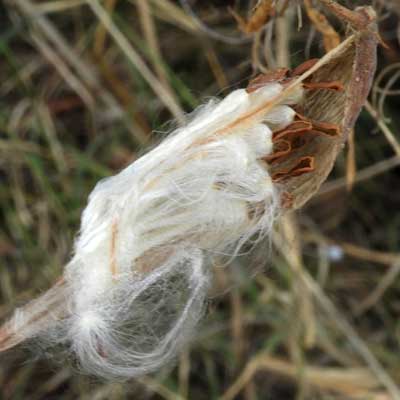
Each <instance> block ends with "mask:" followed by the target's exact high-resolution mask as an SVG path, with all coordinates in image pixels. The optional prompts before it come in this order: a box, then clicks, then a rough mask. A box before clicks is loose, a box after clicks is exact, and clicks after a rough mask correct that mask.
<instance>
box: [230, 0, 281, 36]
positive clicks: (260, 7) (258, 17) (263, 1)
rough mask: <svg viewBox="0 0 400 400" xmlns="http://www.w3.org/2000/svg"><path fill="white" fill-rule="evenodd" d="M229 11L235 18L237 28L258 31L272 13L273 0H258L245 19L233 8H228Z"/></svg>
mask: <svg viewBox="0 0 400 400" xmlns="http://www.w3.org/2000/svg"><path fill="white" fill-rule="evenodd" d="M229 11H230V13H231V14H232V15H233V17H234V18H235V19H236V21H237V23H238V25H239V29H240V30H241V31H242V32H244V33H255V32H258V31H259V30H260V29H261V28H262V27H263V26H264V25H265V24H266V22H267V21H268V19H269V18H270V17H271V15H272V14H273V13H274V5H273V0H260V1H259V2H258V4H257V5H256V7H255V9H254V11H253V13H252V15H251V16H250V18H249V19H248V20H247V21H246V20H244V19H243V18H242V17H241V16H240V15H239V14H237V13H236V12H235V11H234V10H233V9H231V8H229Z"/></svg>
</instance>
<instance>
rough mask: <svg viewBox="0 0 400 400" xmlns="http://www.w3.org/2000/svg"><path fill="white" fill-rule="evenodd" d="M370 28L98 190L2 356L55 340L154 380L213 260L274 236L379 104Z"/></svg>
mask: <svg viewBox="0 0 400 400" xmlns="http://www.w3.org/2000/svg"><path fill="white" fill-rule="evenodd" d="M360 13H365V15H367V16H371V18H370V24H369V26H368V27H367V28H366V29H365V30H364V31H362V32H360V33H356V34H354V35H352V36H350V37H349V38H348V39H346V41H345V42H343V43H342V44H341V45H340V46H339V47H338V48H336V49H335V50H333V51H332V52H330V53H328V54H327V55H326V56H325V57H324V58H322V59H321V60H319V61H311V62H308V63H306V64H303V65H301V66H300V67H298V68H296V69H295V70H293V71H289V70H286V69H280V70H277V71H273V72H271V73H269V74H265V75H261V76H259V77H257V78H256V79H254V80H253V81H251V82H250V84H249V86H248V87H247V88H246V89H238V90H235V91H233V92H232V93H231V94H229V95H228V96H227V97H226V98H225V99H223V100H222V101H216V100H211V101H209V102H208V103H207V104H205V105H203V106H202V107H200V108H199V109H198V110H196V111H195V113H194V114H193V116H192V117H191V121H190V122H188V123H187V125H186V126H184V127H182V128H179V129H177V130H176V131H175V132H173V133H172V134H171V135H170V136H168V137H167V138H166V139H165V140H164V141H163V142H162V143H160V144H159V145H158V146H157V147H155V148H154V149H153V150H151V151H150V152H148V153H147V154H146V155H144V156H143V157H141V158H140V159H138V160H137V161H135V162H134V163H132V164H131V165H130V166H128V167H127V168H126V169H124V170H123V171H121V172H120V173H119V174H117V175H116V176H113V177H110V178H108V179H105V180H103V181H101V182H99V183H98V184H97V186H96V187H95V189H94V190H93V192H92V193H91V195H90V197H89V202H88V205H87V207H86V209H85V210H84V212H83V216H82V223H81V230H80V234H79V236H78V238H77V240H76V243H75V252H74V256H73V258H72V260H71V261H70V262H69V264H68V265H67V266H66V268H65V274H64V276H63V277H62V278H61V279H60V280H59V282H58V283H57V284H56V285H55V286H54V287H53V288H52V289H51V290H50V291H49V292H47V293H45V294H44V295H43V296H42V297H40V298H39V299H37V300H34V301H33V302H31V303H30V304H28V305H27V306H25V307H23V308H21V309H18V310H17V311H16V312H15V315H14V317H13V318H12V319H11V320H10V321H9V322H8V323H6V324H5V325H4V326H3V328H2V330H0V350H5V349H7V348H10V347H12V346H14V345H16V344H18V343H19V342H21V341H24V340H26V339H30V338H35V337H44V338H45V339H46V343H47V344H50V345H57V347H60V346H58V345H62V346H63V348H66V349H67V351H68V352H71V353H72V354H73V356H74V359H76V360H77V362H78V364H79V365H80V366H81V367H82V369H83V370H84V371H86V372H88V373H92V374H95V375H98V376H102V377H105V378H111V379H113V378H126V377H133V376H139V375H143V374H145V373H148V372H151V371H154V370H157V369H158V368H160V367H161V366H162V365H164V364H165V363H166V362H167V361H168V360H170V359H171V358H173V357H174V356H175V355H176V354H177V353H178V351H179V350H180V349H181V347H182V346H183V345H184V344H185V343H187V341H188V340H189V339H190V338H192V337H193V336H194V329H195V327H196V324H197V322H198V320H199V318H200V317H201V316H202V313H203V308H204V303H205V299H206V295H207V290H208V287H209V284H210V274H211V268H210V267H211V266H212V264H213V260H215V258H216V257H218V256H219V255H221V254H224V255H229V256H234V255H236V254H237V253H238V252H239V250H240V249H241V248H242V246H243V244H244V243H249V242H251V243H255V242H257V241H258V240H259V239H261V238H263V237H265V236H267V235H269V234H270V232H271V230H272V228H273V224H274V221H275V220H276V218H277V216H279V214H280V213H282V212H284V211H286V210H288V209H293V208H297V207H299V206H301V205H302V204H304V202H305V201H307V200H308V199H309V198H310V197H311V196H312V194H313V193H314V192H315V191H316V190H317V189H318V187H319V186H320V184H321V183H322V182H323V181H324V179H325V178H326V176H327V175H328V173H329V171H330V170H331V168H332V166H333V163H334V160H335V158H336V155H337V153H338V152H339V150H340V148H341V147H342V144H343V142H344V141H345V140H346V137H347V135H348V132H349V130H350V129H351V128H352V127H353V125H354V122H355V119H356V118H357V115H358V113H359V111H360V109H361V106H362V104H363V102H364V101H365V98H366V96H367V94H368V90H369V87H370V84H371V77H372V75H373V72H374V68H375V56H374V54H375V48H376V31H375V25H374V19H373V18H372V14H371V13H372V12H371V10H370V9H362V10H360Z"/></svg>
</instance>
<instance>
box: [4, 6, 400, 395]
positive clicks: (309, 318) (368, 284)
mask: <svg viewBox="0 0 400 400" xmlns="http://www.w3.org/2000/svg"><path fill="white" fill-rule="evenodd" d="M253 3H256V2H247V1H223V0H219V1H207V2H203V1H197V2H196V1H186V0H185V1H183V0H182V1H181V2H175V1H172V0H148V1H144V0H136V1H135V0H125V1H122V0H120V1H118V0H104V1H102V2H98V1H97V0H86V1H85V0H53V1H44V0H41V1H39V0H36V1H34V0H8V1H5V2H4V3H2V4H0V22H1V24H0V57H1V58H0V60H1V62H0V71H1V75H2V80H1V82H0V99H1V100H0V101H1V108H0V153H1V158H0V162H1V164H0V174H1V178H2V185H1V187H0V204H1V223H2V230H1V232H0V255H1V266H0V317H1V319H4V318H5V317H6V316H8V315H9V314H10V312H11V311H12V310H13V309H14V308H15V307H16V306H18V305H20V304H23V303H25V302H26V301H27V300H28V299H31V298H33V297H34V296H35V295H38V294H39V293H41V292H42V291H44V290H46V289H47V288H48V287H50V286H51V285H52V283H53V282H54V281H55V280H56V279H57V277H58V276H59V275H60V273H61V270H62V267H63V265H64V263H65V262H66V261H67V260H68V258H69V256H70V252H71V246H72V243H73V238H74V234H75V232H76V230H77V228H78V225H79V217H80V212H81V210H82V208H83V207H84V205H85V203H86V199H87V195H88V193H89V192H90V191H91V189H92V188H93V186H94V184H95V183H96V182H97V181H98V180H99V179H101V178H103V177H106V176H108V175H110V174H112V173H115V172H117V171H119V170H120V169H121V168H123V167H124V166H126V165H127V164H128V163H130V162H131V161H132V160H134V159H135V158H137V157H139V156H140V154H142V153H143V149H144V148H146V147H147V146H150V145H151V144H154V143H157V141H159V140H160V138H162V136H163V134H164V132H167V131H168V130H169V129H170V127H171V126H170V124H169V123H168V121H169V120H171V118H174V119H175V120H176V123H178V124H179V123H180V122H182V121H183V120H184V119H185V113H186V112H189V111H191V110H192V109H193V108H194V107H195V106H196V105H198V104H200V102H201V101H202V99H204V98H206V97H207V96H214V95H224V94H226V93H229V91H230V90H232V88H235V87H239V86H246V84H247V82H248V80H249V78H251V77H252V76H253V75H254V74H255V73H257V72H260V71H265V70H266V69H268V68H276V67H277V66H296V65H297V64H299V63H301V62H303V61H304V60H307V59H309V58H311V57H316V56H321V55H322V54H324V52H325V51H326V50H329V49H331V48H332V47H334V46H335V45H336V44H337V43H338V42H339V40H341V39H343V37H344V33H345V26H344V25H341V24H340V21H338V19H337V18H335V17H334V16H333V15H332V14H331V13H329V12H327V11H326V9H324V8H323V7H321V3H325V1H324V2H319V1H314V2H313V1H304V4H303V2H301V1H284V0H282V1H278V2H277V5H278V7H277V9H275V12H274V13H273V14H274V15H271V14H272V13H271V10H272V9H273V7H272V6H271V4H268V3H272V2H268V1H261V5H262V9H258V10H256V11H252V5H253ZM371 3H372V4H373V6H374V7H375V9H376V11H377V13H378V18H379V26H380V32H381V36H382V38H383V40H384V41H385V43H386V44H387V46H386V47H384V46H381V47H380V49H379V65H378V72H377V75H376V78H375V82H374V86H373V90H372V93H371V96H370V100H369V102H368V104H367V105H366V107H365V109H364V111H363V113H362V115H361V117H360V119H359V121H358V123H357V126H356V129H355V134H354V135H353V136H352V137H351V140H350V141H349V143H348V146H347V148H346V149H345V151H344V152H343V153H342V155H341V156H340V157H339V159H338V161H337V164H336V167H335V170H334V172H333V174H331V177H330V179H329V180H328V182H327V183H325V184H324V186H323V187H322V189H321V190H320V192H319V193H318V194H317V195H316V196H315V197H314V198H313V199H312V201H310V202H309V204H308V205H307V206H306V207H305V208H303V209H302V210H301V212H298V213H296V214H293V215H290V216H289V217H286V218H285V219H284V220H283V221H282V224H281V227H280V229H279V233H277V235H276V236H275V238H274V241H273V246H272V247H273V249H272V250H270V249H269V247H268V244H266V246H265V247H266V248H267V249H268V251H267V253H268V254H266V255H265V256H262V257H258V258H257V261H254V260H253V261H252V264H255V263H256V264H257V265H256V267H257V270H258V271H259V272H258V273H257V274H255V275H254V274H249V273H248V270H249V266H248V265H249V262H250V261H249V260H248V259H247V258H243V259H239V260H237V261H235V262H234V263H232V265H231V266H230V267H229V268H220V269H217V270H216V272H215V278H216V279H215V281H216V285H215V288H214V289H213V293H212V296H211V299H210V302H209V307H208V312H207V316H206V318H205V321H204V322H203V324H202V328H201V330H200V331H199V335H198V338H197V339H196V341H195V343H194V345H193V346H192V347H191V348H190V349H189V350H187V351H185V352H183V354H182V356H181V357H180V359H179V362H178V363H177V365H176V366H171V368H169V369H167V370H164V371H161V372H160V373H159V374H158V375H154V376H149V377H146V378H143V379H141V380H139V381H129V382H127V383H123V384H122V383H121V384H120V383H104V382H99V381H95V380H93V379H92V378H89V377H86V376H82V375H80V374H78V373H77V371H75V370H74V368H73V366H70V365H66V364H65V363H59V362H58V360H43V359H38V360H36V358H35V357H36V355H37V354H39V355H42V354H41V351H40V349H38V351H37V352H35V353H34V355H33V356H32V354H31V353H30V352H27V351H26V350H25V349H22V348H21V349H19V350H12V351H9V352H8V353H6V354H1V359H0V393H1V395H0V398H2V399H3V398H4V399H77V398H79V399H170V400H172V399H196V400H201V399H223V400H229V399H240V398H243V399H246V400H253V399H274V400H278V399H279V400H281V399H282V400H286V399H288V400H289V399H359V400H367V399H371V400H372V399H373V400H389V399H400V368H399V365H400V324H399V318H398V316H399V314H400V301H399V292H400V280H399V273H400V213H398V205H399V204H400V190H399V189H398V187H399V185H400V175H399V165H400V144H399V138H400V137H399V134H398V133H397V132H398V130H399V129H400V118H399V115H398V111H397V109H398V107H399V106H400V104H399V94H400V91H399V90H400V86H399V84H398V80H399V78H400V45H399V39H400V34H399V32H400V28H399V17H400V1H398V0H392V1H389V0H375V1H374V2H370V1H347V6H349V7H350V8H354V7H355V6H356V5H366V4H371ZM342 4H346V2H342ZM230 7H231V9H230ZM110 16H112V19H111V18H110ZM152 132H153V133H152ZM154 132H156V133H154ZM261 254H264V253H261ZM228 289H229V290H228ZM28 358H29V360H27V359H28Z"/></svg>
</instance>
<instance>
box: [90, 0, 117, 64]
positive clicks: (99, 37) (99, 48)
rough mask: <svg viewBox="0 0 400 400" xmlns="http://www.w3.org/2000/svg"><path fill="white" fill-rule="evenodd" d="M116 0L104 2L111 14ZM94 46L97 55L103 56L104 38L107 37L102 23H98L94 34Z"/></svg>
mask: <svg viewBox="0 0 400 400" xmlns="http://www.w3.org/2000/svg"><path fill="white" fill-rule="evenodd" d="M117 1H118V0H106V1H105V2H104V8H105V10H106V11H107V12H108V13H109V14H112V13H113V11H114V9H115V6H116V4H117ZM94 38H95V39H94V47H93V51H94V54H95V55H96V56H97V57H101V56H103V52H104V48H105V44H106V38H107V30H106V28H105V27H104V25H103V24H102V23H99V24H98V26H97V28H96V32H95V34H94Z"/></svg>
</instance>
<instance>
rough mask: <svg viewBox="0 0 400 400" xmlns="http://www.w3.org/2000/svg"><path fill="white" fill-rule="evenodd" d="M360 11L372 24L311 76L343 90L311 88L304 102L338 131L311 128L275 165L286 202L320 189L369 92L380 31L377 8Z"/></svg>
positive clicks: (297, 202) (309, 114)
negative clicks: (337, 84) (301, 142)
mask: <svg viewBox="0 0 400 400" xmlns="http://www.w3.org/2000/svg"><path fill="white" fill-rule="evenodd" d="M358 12H359V13H362V14H364V15H366V16H367V17H368V19H369V20H370V24H369V26H367V27H366V28H365V30H364V31H362V32H359V33H358V34H357V37H356V38H355V40H354V41H352V42H351V43H350V45H349V46H348V47H347V48H345V49H344V50H343V51H342V52H341V53H339V54H337V55H336V56H335V57H334V58H333V59H331V60H330V61H329V62H328V63H326V64H325V65H323V66H321V67H320V68H319V69H317V70H316V71H315V72H314V73H313V74H312V75H311V77H310V78H309V79H308V80H307V82H311V83H319V82H333V81H340V82H341V83H342V85H343V90H329V89H317V90H306V91H305V95H304V99H303V101H302V103H301V104H300V109H301V113H302V114H303V115H304V117H306V118H309V119H310V120H313V121H318V122H322V123H326V124H332V125H337V127H338V134H337V135H329V134H315V132H310V133H306V134H304V135H303V139H304V141H305V143H306V144H305V145H303V146H300V147H298V148H295V149H292V151H291V152H290V153H289V154H288V155H287V156H286V157H282V158H280V159H279V160H277V162H275V163H272V164H271V165H270V170H271V174H272V176H274V175H275V174H280V173H281V172H282V171H283V172H284V173H286V175H285V179H278V180H277V185H279V186H280V189H281V191H282V192H283V193H285V198H286V199H290V201H286V202H285V204H284V205H283V206H284V208H287V209H297V208H299V207H301V206H303V205H304V204H305V203H306V202H307V201H308V200H309V199H310V198H311V197H312V196H313V195H314V194H315V193H316V192H317V191H318V189H319V187H320V186H321V184H322V183H323V182H324V181H325V179H326V178H327V176H328V175H329V173H330V171H331V170H332V168H333V165H334V163H335V160H336V157H337V155H338V153H339V152H340V151H341V149H342V148H343V146H344V143H345V142H346V140H347V138H348V136H349V133H350V131H351V130H352V129H353V127H354V124H355V122H356V120H357V117H358V115H359V113H360V111H361V109H362V107H363V105H364V103H365V101H366V98H367V96H368V93H369V90H370V87H371V84H372V79H373V76H374V72H375V69H376V48H377V43H378V34H377V27H376V22H375V18H374V15H375V13H374V11H373V10H372V9H371V8H370V7H365V8H360V9H358ZM307 166H308V168H307ZM304 168H306V169H305V170H304ZM299 169H300V171H299ZM296 172H297V173H296ZM301 172H304V173H301Z"/></svg>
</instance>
